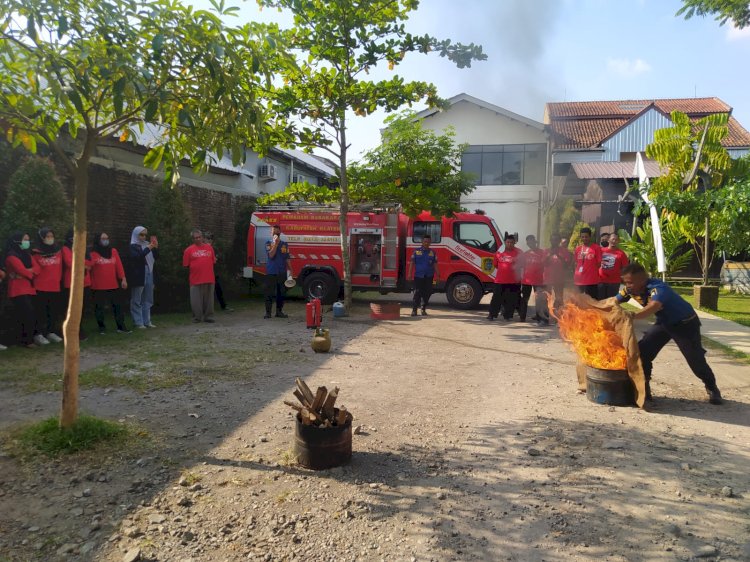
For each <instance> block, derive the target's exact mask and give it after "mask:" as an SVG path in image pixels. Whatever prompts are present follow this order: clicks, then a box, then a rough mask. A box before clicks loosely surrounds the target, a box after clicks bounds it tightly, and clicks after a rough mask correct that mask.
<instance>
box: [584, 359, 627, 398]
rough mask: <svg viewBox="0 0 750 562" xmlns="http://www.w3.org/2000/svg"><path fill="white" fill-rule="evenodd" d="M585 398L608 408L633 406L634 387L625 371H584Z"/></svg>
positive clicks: (595, 369)
mask: <svg viewBox="0 0 750 562" xmlns="http://www.w3.org/2000/svg"><path fill="white" fill-rule="evenodd" d="M586 398H588V399H589V400H591V401H592V402H596V403H597V404H607V405H609V406H635V385H634V384H633V381H632V380H630V375H628V372H627V370H625V369H597V368H595V367H587V369H586Z"/></svg>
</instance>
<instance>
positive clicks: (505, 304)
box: [490, 283, 521, 320]
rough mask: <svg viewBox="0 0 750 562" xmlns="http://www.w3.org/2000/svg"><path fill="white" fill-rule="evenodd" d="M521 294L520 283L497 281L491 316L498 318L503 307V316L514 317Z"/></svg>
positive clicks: (507, 318)
mask: <svg viewBox="0 0 750 562" xmlns="http://www.w3.org/2000/svg"><path fill="white" fill-rule="evenodd" d="M520 296H521V285H520V284H519V283H495V286H494V287H493V290H492V300H491V301H490V316H491V317H492V318H497V313H498V312H499V311H500V308H502V309H503V318H505V319H506V320H510V319H511V318H513V312H515V310H516V307H517V306H518V299H519V297H520Z"/></svg>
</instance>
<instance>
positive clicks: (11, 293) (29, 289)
mask: <svg viewBox="0 0 750 562" xmlns="http://www.w3.org/2000/svg"><path fill="white" fill-rule="evenodd" d="M5 269H6V270H7V273H8V298H11V299H12V298H13V297H20V296H22V295H36V289H34V284H33V283H32V279H34V276H35V275H38V274H39V266H38V265H37V263H36V262H35V261H34V259H33V258H32V259H31V269H32V271H29V270H28V269H26V266H25V265H23V262H22V261H21V260H20V259H18V258H17V257H16V256H8V257H7V258H6V259H5Z"/></svg>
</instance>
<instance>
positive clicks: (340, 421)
mask: <svg viewBox="0 0 750 562" xmlns="http://www.w3.org/2000/svg"><path fill="white" fill-rule="evenodd" d="M348 417H349V412H348V411H347V410H346V406H341V408H339V413H338V415H337V416H336V425H344V424H345V423H346V420H347V419H348Z"/></svg>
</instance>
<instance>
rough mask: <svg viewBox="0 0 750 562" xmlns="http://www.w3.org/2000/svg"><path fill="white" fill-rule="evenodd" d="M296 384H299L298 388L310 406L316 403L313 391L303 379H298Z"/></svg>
mask: <svg viewBox="0 0 750 562" xmlns="http://www.w3.org/2000/svg"><path fill="white" fill-rule="evenodd" d="M294 382H295V383H296V384H297V388H298V389H299V391H300V392H301V393H302V395H303V396H304V397H305V400H307V403H308V404H312V403H313V402H314V401H315V396H313V393H312V391H311V390H310V387H309V386H307V385H306V384H305V381H303V380H302V379H301V378H299V377H297V378H296V379H295V380H294Z"/></svg>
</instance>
